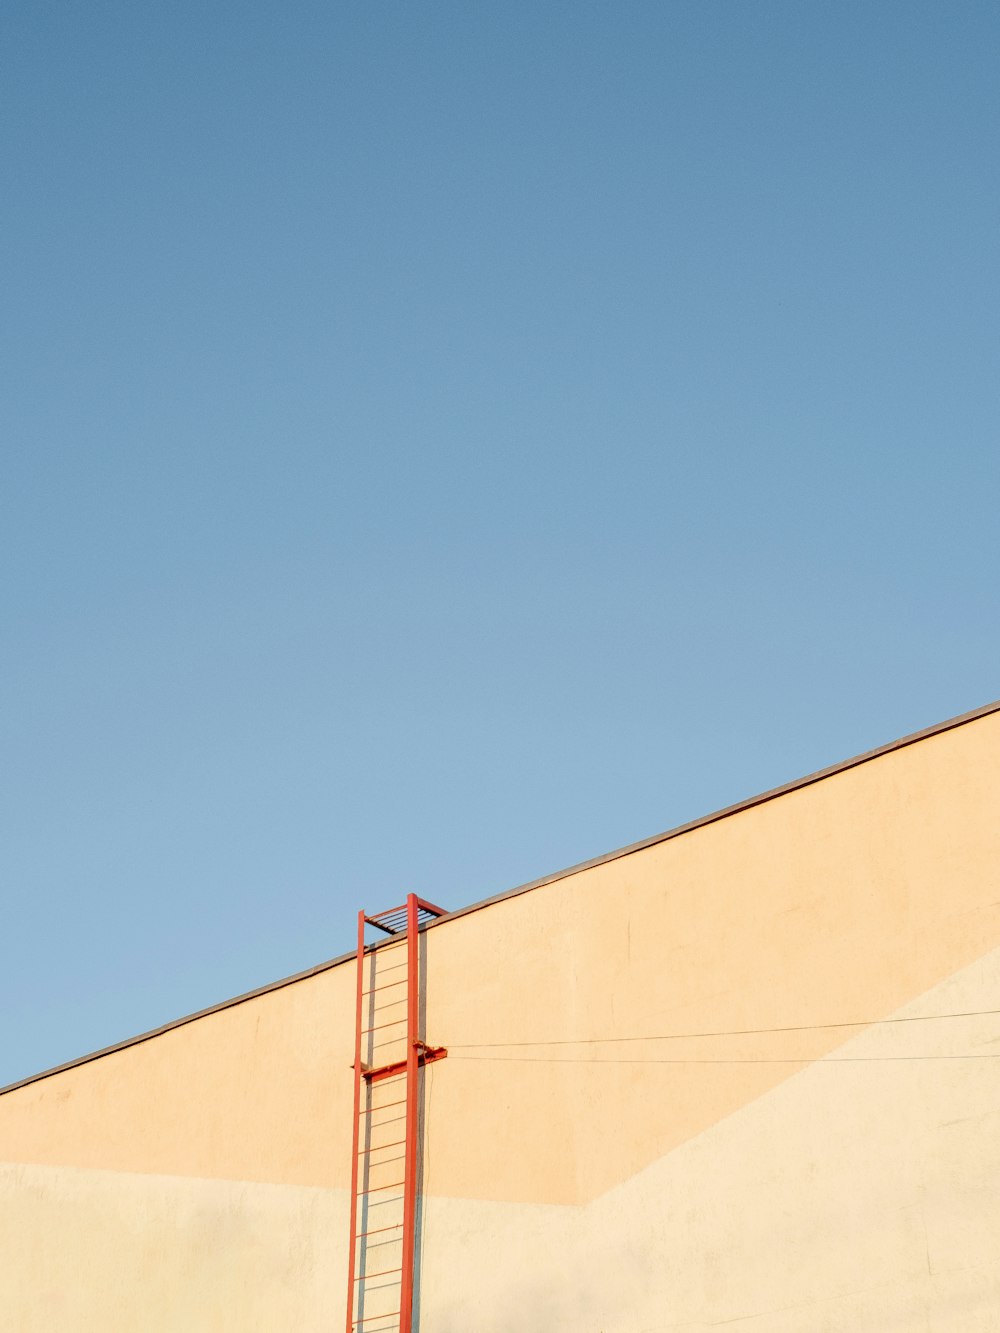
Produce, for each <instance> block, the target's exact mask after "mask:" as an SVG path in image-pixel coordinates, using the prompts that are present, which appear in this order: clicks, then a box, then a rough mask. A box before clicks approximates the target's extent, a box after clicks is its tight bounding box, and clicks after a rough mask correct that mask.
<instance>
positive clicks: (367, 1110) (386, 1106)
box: [358, 1097, 406, 1124]
mask: <svg viewBox="0 0 1000 1333" xmlns="http://www.w3.org/2000/svg"><path fill="white" fill-rule="evenodd" d="M405 1105H406V1098H405V1097H404V1098H403V1099H402V1100H401V1101H398V1102H383V1103H382V1105H381V1106H368V1107H362V1109H361V1110H360V1111H359V1112H358V1114H359V1115H374V1114H375V1112H376V1111H391V1110H392V1108H393V1107H394V1106H405ZM395 1118H396V1119H398V1118H399V1117H398V1116H397V1117H395ZM385 1123H386V1124H389V1121H388V1120H387V1121H386V1122H385Z"/></svg>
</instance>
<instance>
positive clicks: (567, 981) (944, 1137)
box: [0, 704, 1000, 1333]
mask: <svg viewBox="0 0 1000 1333" xmlns="http://www.w3.org/2000/svg"><path fill="white" fill-rule="evenodd" d="M998 815H1000V704H996V705H992V706H990V707H988V708H985V709H982V710H980V711H978V712H976V713H973V714H969V715H967V716H965V717H962V718H958V719H955V720H953V721H951V722H947V723H945V724H943V725H941V726H938V727H935V728H932V729H930V730H929V731H927V732H924V733H921V734H919V735H917V736H913V737H908V738H906V739H905V740H902V741H900V742H898V743H896V744H894V745H890V746H887V747H885V748H884V749H882V750H879V751H876V752H874V753H872V754H869V755H864V756H862V757H860V758H858V759H855V760H852V761H850V762H848V763H845V764H842V765H840V766H838V767H836V768H834V769H831V770H827V771H826V772H824V773H820V774H816V775H813V776H812V777H809V778H806V779H804V780H803V781H801V782H797V783H794V784H791V785H790V786H788V787H786V788H783V789H781V790H779V791H775V792H770V793H767V794H765V795H764V796H761V797H759V798H757V799H756V800H751V801H748V802H746V803H744V804H742V805H740V806H738V807H735V808H733V809H730V810H726V811H722V812H720V813H719V814H716V815H712V816H709V817H708V818H706V819H703V820H700V821H698V822H696V823H694V824H691V825H687V826H685V827H683V828H680V829H676V830H674V831H672V832H670V833H666V834H664V835H662V836H660V837H656V838H651V839H649V840H648V841H647V842H644V843H641V844H638V845H636V846H634V847H630V848H626V849H624V850H622V851H620V852H615V853H612V854H611V855H609V856H606V857H603V858H601V859H599V860H597V861H594V862H590V863H588V864H586V865H582V866H578V867H575V868H573V869H571V870H568V871H566V872H564V873H562V874H558V875H553V876H550V877H548V878H547V879H544V880H540V881H538V882H537V883H535V884H531V885H527V886H525V887H524V888H520V889H516V890H514V891H513V892H511V893H508V894H505V895H502V896H501V897H499V898H496V899H492V900H490V901H488V902H485V903H480V904H477V905H476V906H474V907H470V908H467V909H465V910H463V911H461V912H455V913H452V914H450V915H447V916H445V917H443V918H442V919H441V920H439V921H437V922H435V923H434V924H432V925H430V926H429V927H428V928H427V929H426V930H425V931H424V932H423V933H422V935H421V941H420V944H421V950H422V952H423V967H424V982H425V984H424V993H425V1004H426V1014H425V1017H424V1030H425V1033H426V1036H427V1040H428V1041H430V1042H433V1043H440V1044H441V1045H443V1046H445V1047H446V1048H447V1051H448V1054H447V1057H446V1058H444V1059H440V1060H438V1061H436V1062H435V1063H434V1064H432V1065H428V1066H427V1067H426V1068H425V1069H424V1071H423V1073H422V1075H421V1087H420V1098H421V1107H422V1125H421V1153H422V1156H421V1177H420V1204H419V1213H418V1265H417V1274H416V1283H415V1286H416V1304H417V1310H418V1318H417V1320H416V1322H415V1326H416V1327H417V1328H419V1330H420V1333H570V1331H571V1330H572V1333H653V1330H657V1331H659V1330H664V1331H665V1330H671V1331H672V1333H707V1330H718V1329H720V1328H722V1329H725V1330H727V1333H728V1330H730V1329H731V1330H733V1333H897V1331H898V1333H944V1331H945V1330H947V1331H948V1333H995V1331H996V1330H998V1329H1000V1132H998V1131H1000V818H998ZM374 906H377V904H375V905H374ZM355 997H356V964H355V959H354V956H353V955H350V956H348V957H346V958H341V959H335V960H334V961H332V962H330V963H326V964H323V965H321V966H320V967H317V968H314V969H312V970H311V971H310V972H306V973H302V974H301V975H299V976H296V977H291V978H288V979H287V980H284V981H281V982H277V983H276V984H274V985H272V986H268V987H265V988H264V989H263V990H261V991H258V992H255V993H254V994H252V995H247V996H242V997H240V998H238V999H236V1000H233V1001H231V1002H229V1003H228V1004H223V1005H220V1006H218V1007H217V1008H215V1009H212V1010H209V1011H207V1012H205V1013H201V1014H195V1015H193V1016H191V1017H190V1018H185V1019H182V1020H180V1021H179V1022H177V1023H174V1024H171V1025H169V1026H168V1027H166V1028H164V1029H161V1030H160V1031H158V1032H154V1033H149V1034H146V1035H145V1036H142V1037H138V1038H136V1039H134V1040H132V1041H128V1042H125V1043H123V1044H122V1045H121V1046H119V1047H116V1048H113V1049H111V1050H109V1051H104V1052H99V1053H97V1054H96V1055H93V1056H88V1057H85V1058H84V1059H82V1060H80V1061H77V1062H75V1063H73V1064H71V1065H67V1066H65V1067H63V1068H60V1069H57V1070H52V1071H49V1072H47V1073H45V1074H41V1075H39V1076H38V1077H36V1078H33V1079H28V1080H26V1081H25V1082H23V1083H21V1084H18V1085H15V1086H13V1087H11V1088H8V1089H6V1090H5V1091H4V1092H3V1093H2V1094H0V1163H2V1165H0V1294H2V1299H0V1327H2V1329H3V1330H5V1333H7V1331H9V1333H15V1331H16V1333H57V1331H58V1333H327V1331H328V1330H336V1331H337V1333H339V1330H341V1329H343V1328H344V1326H345V1322H344V1321H345V1292H346V1282H347V1254H348V1234H349V1231H348V1228H349V1199H348V1195H349V1192H350V1170H351V1168H350V1161H351V1154H352V1123H353V1107H352V1097H353V1079H354V1075H353V1073H352V1069H351V1062H352V1059H353V1057H354V1047H355V1023H356V1018H355V1012H356V1011H355V1005H356V998H355ZM370 1327H371V1329H372V1330H377V1329H379V1327H380V1325H379V1324H378V1323H374V1322H373V1323H372V1324H371V1326H370ZM388 1327H391V1325H389V1326H388ZM366 1333H367V1329H366Z"/></svg>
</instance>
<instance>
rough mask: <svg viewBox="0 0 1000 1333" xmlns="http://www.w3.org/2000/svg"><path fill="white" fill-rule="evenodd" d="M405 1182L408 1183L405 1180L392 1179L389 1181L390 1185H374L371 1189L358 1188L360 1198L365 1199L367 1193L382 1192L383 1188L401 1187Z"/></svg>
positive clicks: (393, 1188)
mask: <svg viewBox="0 0 1000 1333" xmlns="http://www.w3.org/2000/svg"><path fill="white" fill-rule="evenodd" d="M405 1184H406V1181H405V1180H392V1181H390V1182H389V1184H388V1185H372V1186H371V1188H369V1189H366V1190H358V1198H359V1199H363V1198H364V1196H365V1195H366V1194H380V1193H381V1192H382V1190H395V1189H399V1187H400V1186H401V1185H405Z"/></svg>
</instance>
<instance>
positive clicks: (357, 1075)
mask: <svg viewBox="0 0 1000 1333" xmlns="http://www.w3.org/2000/svg"><path fill="white" fill-rule="evenodd" d="M364 979H365V914H364V912H363V911H361V912H359V913H358V1007H357V1020H358V1021H357V1024H356V1026H355V1029H354V1032H355V1036H354V1132H353V1133H352V1135H351V1140H352V1142H351V1152H352V1154H353V1155H352V1157H351V1238H350V1246H351V1253H350V1255H349V1257H348V1261H347V1333H354V1294H355V1293H354V1288H355V1281H354V1279H355V1277H356V1275H357V1249H358V1151H359V1138H360V1134H361V1029H362V1027H363V1026H364V1025H363V1023H362V1019H361V1014H362V1007H363V1006H362V996H361V992H362V991H363V990H364Z"/></svg>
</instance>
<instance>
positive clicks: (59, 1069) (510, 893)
mask: <svg viewBox="0 0 1000 1333" xmlns="http://www.w3.org/2000/svg"><path fill="white" fill-rule="evenodd" d="M998 712H1000V699H997V700H995V701H994V702H993V703H989V704H984V705H983V706H982V707H981V708H974V709H972V710H971V711H970V712H968V713H960V714H959V715H958V716H957V717H952V718H948V719H947V720H946V721H944V722H937V723H935V724H934V725H933V726H930V727H924V728H923V729H922V730H920V731H914V732H911V733H910V734H909V735H907V736H902V737H900V739H899V740H895V741H889V742H888V743H887V744H886V745H880V746H878V747H877V748H876V749H874V750H866V751H865V752H864V753H863V754H859V755H854V756H853V757H852V758H851V759H843V760H841V761H840V762H839V763H836V764H830V765H829V766H828V767H827V768H820V769H817V771H816V772H815V773H809V774H807V775H806V776H805V777H802V778H796V779H794V780H793V781H792V782H786V783H784V784H783V785H782V786H780V787H771V788H770V789H769V790H768V791H764V792H760V793H759V794H758V795H756V796H749V797H747V798H746V799H744V800H742V801H737V802H736V803H735V804H734V805H727V806H724V807H723V808H722V809H721V810H714V811H713V812H712V813H711V814H708V815H702V816H700V817H699V818H698V819H692V820H689V821H688V822H687V823H686V824H678V825H677V826H676V827H675V828H671V829H667V830H666V832H664V833H655V834H653V836H652V837H649V838H643V839H641V840H640V841H639V842H632V843H629V844H628V845H627V846H625V847H619V848H617V849H616V850H615V851H613V852H605V853H603V854H602V855H601V856H594V857H591V858H590V860H589V861H579V862H577V863H576V865H572V866H568V867H567V868H566V869H565V870H556V871H554V872H553V873H552V874H550V875H543V876H542V877H541V878H540V879H533V880H529V881H528V883H526V884H519V885H517V886H516V887H515V888H512V889H505V890H503V892H501V893H496V894H494V895H493V896H492V897H490V898H483V899H481V900H480V901H478V902H475V903H470V904H469V906H468V907H460V908H457V909H456V910H455V911H454V912H447V913H445V915H444V916H440V917H437V918H436V919H435V920H434V921H429V922H427V924H426V925H424V926H421V931H424V930H433V929H435V927H437V926H441V925H444V924H445V923H446V922H448V921H454V920H455V919H456V918H458V917H462V916H468V915H469V914H470V913H471V912H478V911H481V910H482V909H483V908H484V907H492V906H493V905H494V904H496V903H502V902H506V901H507V899H508V898H517V897H519V896H520V895H521V894H522V893H530V892H531V891H532V889H541V888H544V887H545V885H546V884H554V883H555V882H556V881H557V880H560V879H567V878H568V877H569V876H570V875H578V874H580V873H581V872H582V871H584V870H592V869H593V868H594V867H595V866H602V865H607V864H608V862H610V861H617V860H619V859H620V858H622V857H624V856H631V855H632V854H633V853H635V852H642V851H645V850H646V848H648V847H655V846H656V845H657V844H658V843H661V842H669V841H670V839H671V838H679V837H681V836H682V835H683V834H685V833H692V832H694V830H695V829H699V828H704V827H705V826H706V825H708V824H714V823H716V822H717V821H718V820H720V819H728V818H729V816H731V815H737V814H740V813H741V812H742V811H744V810H752V809H753V808H754V807H755V806H758V805H764V804H765V803H766V802H767V801H773V800H775V799H776V798H777V797H779V796H787V795H789V794H790V793H791V792H794V791H799V790H800V789H801V788H803V787H810V786H812V785H813V783H815V782H822V781H823V779H824V778H830V777H834V776H835V775H836V774H838V773H844V772H846V771H847V770H848V769H851V768H857V767H858V766H859V765H860V764H867V763H870V762H871V761H872V760H873V759H880V758H881V757H882V756H883V755H887V754H892V753H893V752H894V751H896V750H903V749H905V748H906V747H907V746H909V745H915V744H916V743H917V742H918V741H923V740H929V739H930V738H931V737H932V736H940V735H941V734H942V733H944V732H946V731H952V730H954V729H955V728H956V727H961V726H964V725H965V724H966V723H969V722H976V721H978V720H979V719H980V718H983V717H988V716H989V715H990V714H991V713H998ZM386 943H388V941H386ZM373 947H376V948H377V947H379V946H378V945H375V946H373ZM355 956H356V951H355V950H353V949H352V950H351V952H350V953H344V954H340V955H338V956H337V957H336V958H331V959H329V960H327V961H326V962H324V963H317V964H316V965H315V966H314V967H309V968H306V969H305V970H304V971H302V972H294V973H293V974H292V975H291V976H288V977H282V978H280V980H278V981H271V982H268V983H267V984H266V985H264V986H258V987H257V988H256V989H255V990H249V991H244V992H243V994H242V995H235V996H233V998H232V999H229V1000H221V1001H220V1002H219V1003H218V1004H213V1005H209V1006H208V1008H206V1009H198V1010H196V1011H195V1012H194V1013H192V1014H185V1015H184V1017H183V1018H175V1019H172V1020H171V1021H170V1022H169V1023H163V1024H161V1025H160V1026H159V1027H156V1028H150V1030H149V1031H148V1032H140V1033H139V1034H138V1035H137V1036H134V1037H126V1038H125V1040H124V1041H119V1042H116V1043H115V1044H114V1045H113V1046H103V1047H101V1049H100V1050H97V1051H92V1052H90V1054H88V1055H80V1056H77V1057H76V1059H74V1060H67V1061H66V1062H65V1063H63V1064H59V1065H53V1067H52V1068H51V1069H44V1070H42V1071H41V1072H40V1073H38V1074H29V1075H28V1076H27V1077H26V1078H22V1079H18V1080H17V1081H16V1082H14V1083H8V1084H7V1085H6V1087H2V1088H0V1097H2V1096H4V1095H5V1094H6V1093H8V1092H15V1091H16V1090H17V1089H18V1088H24V1087H27V1086H28V1085H29V1084H31V1083H39V1082H41V1081H42V1079H46V1078H52V1077H53V1076H54V1075H56V1074H64V1073H67V1072H68V1071H69V1070H71V1069H78V1068H79V1067H80V1066H81V1065H86V1064H90V1063H91V1061H93V1060H100V1059H103V1057H104V1056H106V1055H115V1054H117V1053H118V1052H119V1051H124V1050H128V1048H129V1047H131V1046H138V1045H140V1044H141V1043H142V1042H145V1041H151V1040H152V1039H153V1038H154V1037H162V1036H163V1035H164V1034H165V1033H167V1032H172V1031H174V1029H175V1028H181V1027H186V1026H187V1024H188V1023H194V1022H196V1021H197V1020H198V1019H200V1018H209V1017H211V1015H212V1014H218V1013H222V1012H223V1011H225V1010H226V1009H232V1008H235V1006H236V1005H239V1004H245V1003H246V1001H248V1000H256V999H258V998H259V997H260V996H262V995H269V994H270V993H271V992H272V991H277V990H282V989H283V988H284V987H285V986H293V985H295V984H296V982H299V981H307V980H308V979H309V978H310V977H315V976H318V975H319V974H320V973H322V972H329V971H330V970H331V969H332V968H334V967H339V966H340V965H341V964H343V963H348V962H350V961H351V960H352V959H353V958H355Z"/></svg>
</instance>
